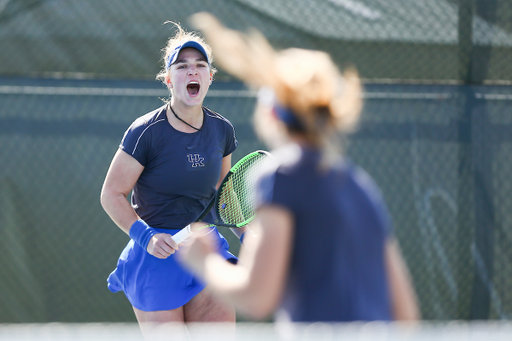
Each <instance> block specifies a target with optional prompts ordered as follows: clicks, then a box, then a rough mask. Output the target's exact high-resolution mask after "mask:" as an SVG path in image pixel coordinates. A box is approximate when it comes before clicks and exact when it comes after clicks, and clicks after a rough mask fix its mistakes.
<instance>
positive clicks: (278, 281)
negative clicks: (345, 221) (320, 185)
mask: <svg viewBox="0 0 512 341" xmlns="http://www.w3.org/2000/svg"><path fill="white" fill-rule="evenodd" d="M253 228H254V229H255V230H256V232H257V233H256V235H255V236H252V235H251V236H250V237H249V238H247V240H246V242H244V244H245V247H244V248H242V249H241V251H240V257H239V263H238V265H232V264H230V263H228V262H226V261H225V260H224V258H223V257H222V256H220V255H218V254H217V253H215V252H214V247H213V244H212V240H211V239H210V238H209V237H210V236H209V235H205V236H197V237H195V238H194V239H193V241H192V243H191V244H190V245H188V246H187V248H186V249H185V250H182V252H180V253H179V255H180V256H181V257H180V258H181V260H182V261H183V262H185V263H186V264H187V265H188V266H189V267H191V268H192V269H194V270H195V271H197V272H198V274H199V275H200V276H202V277H203V278H204V279H205V281H206V282H208V286H209V287H210V288H212V289H213V290H214V291H216V292H217V293H218V294H220V295H221V296H223V297H224V298H226V299H227V300H228V301H230V302H232V303H233V304H234V305H235V306H236V307H237V309H238V311H239V312H241V313H242V314H244V315H246V316H248V317H250V318H253V319H263V318H265V317H267V316H268V315H269V314H271V313H272V312H273V311H274V309H275V308H276V306H277V305H278V303H279V301H280V298H281V294H282V291H283V287H284V284H285V279H286V276H287V269H288V263H289V258H290V253H291V239H292V234H293V221H292V217H291V214H290V213H289V212H288V211H286V210H284V209H281V208H278V207H275V206H266V207H263V208H261V209H260V210H258V216H257V218H256V220H255V222H254V224H253Z"/></svg>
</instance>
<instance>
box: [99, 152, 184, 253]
mask: <svg viewBox="0 0 512 341" xmlns="http://www.w3.org/2000/svg"><path fill="white" fill-rule="evenodd" d="M143 170H144V167H143V166H142V165H141V164H140V163H139V162H138V161H137V160H135V158H133V157H132V156H130V155H128V154H127V153H125V152H124V151H122V150H120V149H119V150H118V151H117V152H116V154H115V155H114V158H113V159H112V163H111V164H110V168H109V170H108V172H107V176H106V178H105V181H104V183H103V188H102V189H101V205H102V206H103V209H104V210H105V212H107V214H108V215H109V216H110V218H111V219H112V220H113V221H114V223H116V225H117V226H119V228H120V229H121V230H123V231H124V232H125V233H126V234H128V235H129V234H130V228H131V226H132V225H133V223H134V222H135V221H137V220H138V219H139V216H137V214H136V213H135V211H134V210H133V208H132V206H131V205H130V203H129V202H128V199H127V196H128V194H129V193H130V192H131V190H132V189H133V186H134V185H135V183H136V182H137V179H138V178H139V176H140V175H141V173H142V171H143ZM177 249H178V246H177V245H176V243H175V242H174V240H173V239H172V238H171V236H170V235H168V234H165V233H160V234H156V235H154V236H153V237H152V238H151V240H150V242H149V244H148V246H147V251H148V252H149V253H150V254H152V255H153V256H155V257H158V258H167V257H168V256H170V255H171V254H173V253H174V252H175V251H176V250H177Z"/></svg>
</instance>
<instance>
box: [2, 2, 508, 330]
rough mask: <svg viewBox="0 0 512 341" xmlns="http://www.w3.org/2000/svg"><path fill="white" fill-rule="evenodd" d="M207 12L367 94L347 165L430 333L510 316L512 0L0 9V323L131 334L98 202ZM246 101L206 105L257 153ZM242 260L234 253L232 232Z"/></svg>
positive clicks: (109, 230)
mask: <svg viewBox="0 0 512 341" xmlns="http://www.w3.org/2000/svg"><path fill="white" fill-rule="evenodd" d="M200 10H201V11H203V10H204V11H209V12H211V13H213V14H215V15H216V16H217V17H219V18H220V19H221V20H222V21H223V22H224V23H225V24H226V25H228V26H230V27H232V28H236V29H241V30H246V29H248V28H249V27H256V28H257V29H259V30H260V31H262V32H263V33H264V34H265V35H266V36H267V37H268V38H269V39H270V41H271V42H272V44H274V45H275V46H276V47H278V48H285V47H289V46H296V47H303V48H314V49H321V50H325V51H327V52H329V53H330V54H331V55H332V57H333V59H334V60H335V61H336V62H337V63H338V64H339V65H340V67H343V66H344V65H348V64H350V63H352V64H354V65H355V66H356V67H357V68H358V70H359V72H360V74H361V75H362V77H363V78H364V79H365V83H366V84H365V93H364V97H365V107H364V111H363V119H362V122H361V124H360V127H359V129H358V131H357V132H356V133H355V134H353V135H352V136H351V137H350V140H349V144H348V146H347V153H348V155H349V157H350V158H352V159H353V160H354V161H355V162H357V163H359V164H360V165H361V166H363V167H364V168H365V169H366V170H367V171H368V172H369V173H370V174H371V175H372V176H373V177H374V178H375V180H376V182H377V183H378V185H379V186H380V187H381V189H382V191H383V192H384V196H385V198H386V200H387V202H388V205H389V208H390V211H391V214H392V217H393V221H394V229H395V232H396V234H397V236H398V238H399V241H400V244H401V247H402V249H403V252H404V255H405V258H406V261H407V263H408V265H409V268H410V270H411V273H412V277H413V281H414V285H415V287H416V290H417V293H418V296H419V299H420V304H421V310H422V314H423V317H424V318H425V319H428V320H453V319H504V320H509V319H510V318H511V317H512V294H511V293H510V290H508V288H510V287H511V286H512V213H511V212H512V199H511V198H510V195H509V193H510V192H511V191H512V181H511V180H510V176H509V174H510V171H511V170H512V161H511V160H512V133H511V131H512V87H511V86H510V83H511V81H512V67H511V63H510V60H511V58H512V54H511V51H512V50H511V47H512V24H511V23H512V20H511V19H512V1H511V0H502V1H498V0H487V1H478V0H460V1H455V0H453V1H452V0H418V1H406V0H317V1H311V0H310V1H308V0H285V1H284V0H283V1H268V0H218V1H206V0H205V1H200V0H189V1H186V2H184V1H171V0H148V1H144V2H140V1H128V0H123V1H119V0H110V1H98V0H90V1H86V2H85V1H77V0H67V1H65V0H46V1H45V0H16V1H8V0H4V1H0V51H2V52H1V53H0V146H1V148H0V161H1V165H2V166H1V167H0V251H1V252H0V278H1V280H0V306H1V307H2V309H1V310H0V322H52V321H62V322H133V321H134V316H133V312H132V310H131V307H130V305H129V303H128V301H127V300H126V298H125V297H124V296H123V295H122V294H112V293H110V292H109V291H108V290H107V287H106V281H105V280H106V277H107V276H108V274H109V273H110V271H112V270H113V268H114V266H115V264H116V261H117V258H118V256H119V253H120V252H121V250H122V248H123V247H124V245H125V244H126V242H127V241H128V237H127V236H126V235H124V234H123V233H122V232H121V231H120V230H119V229H118V228H117V227H116V226H115V225H114V224H113V223H112V221H111V220H110V219H109V218H108V216H107V215H106V214H105V213H104V211H103V210H102V208H101V207H100V203H99V193H100V189H101V185H102V182H103V179H104V177H105V173H106V170H107V168H108V166H109V163H110V161H111V158H112V156H113V154H114V153H115V151H116V149H117V146H118V144H119V142H120V139H121V137H122V135H123V133H124V131H125V129H126V128H127V127H128V125H129V124H130V123H131V122H132V121H133V120H134V119H135V118H136V117H138V116H140V115H142V114H144V113H146V112H148V111H150V110H152V109H154V108H156V107H158V106H160V105H161V103H162V101H161V99H162V98H165V97H166V96H167V95H168V94H167V92H166V90H165V89H164V88H163V87H162V86H161V85H160V84H158V83H157V82H156V81H154V78H155V75H156V74H157V73H158V71H159V68H160V66H161V61H160V57H161V54H160V50H161V48H162V47H163V46H164V45H165V42H166V39H167V38H168V36H169V35H170V34H171V26H169V25H162V23H163V22H165V21H167V20H173V21H176V22H181V23H182V24H183V25H184V26H186V27H187V25H188V22H187V18H188V17H189V16H190V15H191V14H193V13H195V12H197V11H200ZM254 101H255V98H254V94H253V93H252V92H250V91H248V90H247V89H245V88H244V87H243V85H241V84H240V83H238V82H236V81H234V80H233V79H231V78H230V77H229V76H228V75H226V74H224V73H223V72H222V70H220V72H219V74H218V75H217V76H216V81H215V82H214V83H213V85H212V87H211V90H210V92H209V94H208V96H207V98H206V100H205V104H206V105H207V106H208V107H210V108H211V109H213V110H215V111H218V112H219V113H221V114H222V115H224V116H226V117H227V118H228V119H229V120H230V121H231V122H232V123H233V125H234V126H235V128H236V132H237V138H238V140H239V148H238V149H237V151H236V152H235V154H234V157H233V161H236V160H238V159H239V158H240V157H241V156H243V155H245V154H246V153H248V152H249V151H252V150H255V149H259V148H264V146H263V145H261V144H260V142H259V141H258V140H257V139H256V138H255V135H254V132H253V128H252V123H251V113H252V110H253V107H254ZM223 232H225V234H226V236H227V237H228V239H230V241H231V245H232V248H233V252H235V253H236V252H238V247H239V246H238V242H237V241H236V240H234V238H232V237H231V236H230V232H229V231H224V230H223Z"/></svg>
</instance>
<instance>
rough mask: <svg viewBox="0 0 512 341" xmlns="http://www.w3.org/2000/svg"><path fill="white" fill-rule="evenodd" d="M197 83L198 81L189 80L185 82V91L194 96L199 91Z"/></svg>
mask: <svg viewBox="0 0 512 341" xmlns="http://www.w3.org/2000/svg"><path fill="white" fill-rule="evenodd" d="M199 88H200V86H199V83H198V82H190V83H188V84H187V91H188V93H189V94H190V95H192V96H195V95H197V94H198V93H199Z"/></svg>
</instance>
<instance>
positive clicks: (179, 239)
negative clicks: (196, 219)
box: [172, 224, 192, 245]
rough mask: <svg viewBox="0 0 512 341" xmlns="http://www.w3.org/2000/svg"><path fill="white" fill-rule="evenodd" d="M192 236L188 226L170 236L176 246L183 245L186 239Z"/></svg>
mask: <svg viewBox="0 0 512 341" xmlns="http://www.w3.org/2000/svg"><path fill="white" fill-rule="evenodd" d="M191 235H192V229H191V228H190V224H188V225H187V226H185V227H184V228H182V229H181V230H179V232H178V233H176V234H175V235H173V236H172V239H174V241H175V242H176V244H178V245H179V244H181V243H183V242H184V241H185V240H186V239H187V238H188V237H190V236H191Z"/></svg>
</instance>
